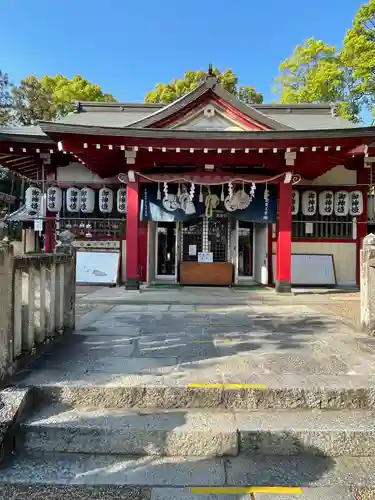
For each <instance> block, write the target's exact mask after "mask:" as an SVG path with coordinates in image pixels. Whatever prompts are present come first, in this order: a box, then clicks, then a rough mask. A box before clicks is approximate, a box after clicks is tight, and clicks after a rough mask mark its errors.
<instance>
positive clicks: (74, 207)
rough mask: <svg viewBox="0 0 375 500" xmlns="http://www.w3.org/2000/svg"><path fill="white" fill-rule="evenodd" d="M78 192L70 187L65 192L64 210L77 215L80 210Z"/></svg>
mask: <svg viewBox="0 0 375 500" xmlns="http://www.w3.org/2000/svg"><path fill="white" fill-rule="evenodd" d="M80 195H81V193H80V190H79V189H78V188H76V187H70V188H69V189H67V190H66V209H67V211H68V212H71V213H77V212H79V210H80V198H81V196H80Z"/></svg>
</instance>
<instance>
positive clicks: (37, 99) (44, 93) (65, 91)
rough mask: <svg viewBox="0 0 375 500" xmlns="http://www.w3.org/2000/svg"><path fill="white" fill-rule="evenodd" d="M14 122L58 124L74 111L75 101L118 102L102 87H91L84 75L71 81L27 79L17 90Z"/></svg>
mask: <svg viewBox="0 0 375 500" xmlns="http://www.w3.org/2000/svg"><path fill="white" fill-rule="evenodd" d="M12 95H13V111H14V119H15V121H17V122H18V123H21V124H22V125H30V124H34V123H37V122H38V121H39V120H55V119H57V118H59V117H62V116H65V115H66V114H68V113H69V112H71V111H73V109H74V101H114V100H115V99H114V97H113V96H112V95H111V94H105V93H104V92H103V91H102V89H101V87H100V85H96V84H93V83H90V82H89V81H88V80H86V79H85V78H83V77H82V76H80V75H75V76H74V77H73V78H72V79H68V78H67V77H66V76H63V75H55V76H48V75H45V76H43V77H41V78H38V77H37V76H35V75H29V76H27V77H25V78H24V79H23V80H22V81H21V83H20V84H19V85H18V86H15V87H13V89H12Z"/></svg>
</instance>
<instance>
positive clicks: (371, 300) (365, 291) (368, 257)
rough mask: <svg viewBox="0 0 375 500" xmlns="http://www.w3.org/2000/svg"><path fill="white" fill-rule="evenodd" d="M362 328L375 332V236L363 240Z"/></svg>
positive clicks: (368, 236) (369, 235) (371, 235)
mask: <svg viewBox="0 0 375 500" xmlns="http://www.w3.org/2000/svg"><path fill="white" fill-rule="evenodd" d="M361 326H362V329H363V330H364V331H366V332H371V333H374V332H375V234H368V235H367V236H366V237H365V238H364V239H363V249H362V250H361Z"/></svg>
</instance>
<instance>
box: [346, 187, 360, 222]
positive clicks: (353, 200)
mask: <svg viewBox="0 0 375 500" xmlns="http://www.w3.org/2000/svg"><path fill="white" fill-rule="evenodd" d="M362 213H363V194H362V191H351V193H350V201H349V214H350V215H353V216H354V217H358V215H361V214H362Z"/></svg>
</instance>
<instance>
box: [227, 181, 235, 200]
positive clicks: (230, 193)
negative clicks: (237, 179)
mask: <svg viewBox="0 0 375 500" xmlns="http://www.w3.org/2000/svg"><path fill="white" fill-rule="evenodd" d="M233 191H234V188H233V184H232V181H230V182H229V183H228V194H229V198H230V199H232V198H233Z"/></svg>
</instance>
